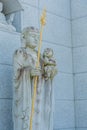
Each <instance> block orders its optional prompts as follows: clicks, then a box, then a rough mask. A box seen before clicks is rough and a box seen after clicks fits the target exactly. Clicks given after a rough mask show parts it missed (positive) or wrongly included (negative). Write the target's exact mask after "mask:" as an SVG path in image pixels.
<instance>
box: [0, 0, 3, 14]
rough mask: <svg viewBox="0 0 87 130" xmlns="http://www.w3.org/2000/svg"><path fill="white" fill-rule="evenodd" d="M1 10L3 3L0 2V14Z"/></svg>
mask: <svg viewBox="0 0 87 130" xmlns="http://www.w3.org/2000/svg"><path fill="white" fill-rule="evenodd" d="M2 10H3V3H2V2H0V12H2Z"/></svg>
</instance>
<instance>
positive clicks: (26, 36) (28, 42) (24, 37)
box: [21, 27, 39, 49]
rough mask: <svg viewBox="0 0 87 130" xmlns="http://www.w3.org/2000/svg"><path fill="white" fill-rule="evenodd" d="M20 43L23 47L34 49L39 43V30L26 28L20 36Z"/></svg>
mask: <svg viewBox="0 0 87 130" xmlns="http://www.w3.org/2000/svg"><path fill="white" fill-rule="evenodd" d="M21 41H22V43H23V44H24V45H25V47H29V48H32V49H34V48H36V47H37V45H38V42H39V30H38V29H37V28H35V27H26V28H24V29H23V31H22V34H21Z"/></svg>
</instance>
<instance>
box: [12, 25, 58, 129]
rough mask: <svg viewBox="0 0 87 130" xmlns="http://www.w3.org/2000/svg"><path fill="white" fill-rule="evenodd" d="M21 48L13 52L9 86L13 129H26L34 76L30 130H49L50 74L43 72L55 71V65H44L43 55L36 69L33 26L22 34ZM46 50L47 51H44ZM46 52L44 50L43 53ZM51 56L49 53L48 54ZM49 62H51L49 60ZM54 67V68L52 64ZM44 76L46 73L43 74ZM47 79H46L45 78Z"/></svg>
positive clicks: (34, 30) (35, 40)
mask: <svg viewBox="0 0 87 130" xmlns="http://www.w3.org/2000/svg"><path fill="white" fill-rule="evenodd" d="M21 40H22V44H23V47H21V48H19V49H18V50H16V51H15V53H14V87H13V109H12V110H13V125H14V130H29V125H30V113H31V103H32V95H33V87H34V79H35V76H38V83H37V91H36V100H35V109H34V110H35V112H34V117H33V130H53V87H52V79H53V77H54V76H55V75H56V73H55V74H53V75H52V78H50V77H51V73H52V70H51V72H50V76H49V74H47V73H48V72H46V69H45V67H46V65H48V66H49V67H48V68H50V65H52V69H53V70H54V69H55V66H56V63H52V64H48V62H50V59H49V58H48V60H46V56H47V53H46V54H45V53H44V54H43V55H44V58H43V55H41V57H40V65H39V67H38V68H36V67H35V66H36V62H37V51H36V49H35V48H36V47H37V46H38V42H39V31H38V29H36V28H34V27H27V28H25V29H24V30H23V31H22V34H21ZM47 51H48V49H47ZM45 52H46V51H45ZM52 55H53V51H52ZM52 62H55V60H54V61H52ZM54 64H55V65H54ZM53 67H54V68H53ZM45 73H46V74H45ZM47 76H48V77H47Z"/></svg>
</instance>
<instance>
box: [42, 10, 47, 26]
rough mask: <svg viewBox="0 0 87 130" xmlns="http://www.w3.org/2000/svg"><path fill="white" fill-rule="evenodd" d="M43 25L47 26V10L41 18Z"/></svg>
mask: <svg viewBox="0 0 87 130" xmlns="http://www.w3.org/2000/svg"><path fill="white" fill-rule="evenodd" d="M41 24H42V25H45V24H46V8H44V10H43V12H42V16H41Z"/></svg>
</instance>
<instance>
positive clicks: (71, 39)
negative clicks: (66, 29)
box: [70, 0, 76, 129]
mask: <svg viewBox="0 0 87 130" xmlns="http://www.w3.org/2000/svg"><path fill="white" fill-rule="evenodd" d="M70 23H71V44H72V74H73V97H74V123H75V129H76V106H75V81H74V59H73V37H72V36H73V32H72V0H70Z"/></svg>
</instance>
